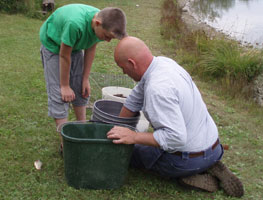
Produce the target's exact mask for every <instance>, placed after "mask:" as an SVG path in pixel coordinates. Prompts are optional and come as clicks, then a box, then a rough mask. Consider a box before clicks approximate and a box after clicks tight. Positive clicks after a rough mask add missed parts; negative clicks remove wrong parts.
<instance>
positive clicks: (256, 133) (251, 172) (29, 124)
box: [0, 0, 263, 200]
mask: <svg viewBox="0 0 263 200" xmlns="http://www.w3.org/2000/svg"><path fill="white" fill-rule="evenodd" d="M71 2H73V1H69V0H68V1H66V0H64V1H62V0H60V1H56V3H57V4H58V5H63V4H67V3H71ZM79 2H80V3H87V1H79ZM88 3H89V4H90V5H94V6H97V7H99V8H103V7H106V6H116V7H120V8H122V9H123V10H124V11H125V12H126V15H127V20H128V24H127V28H128V33H129V34H130V35H133V36H137V37H140V38H141V39H143V40H144V41H145V42H146V44H147V45H148V46H149V47H150V48H151V49H152V51H153V54H154V55H166V56H168V57H171V58H174V59H176V60H177V61H178V62H179V63H181V64H183V66H186V67H188V68H189V66H194V65H195V59H196V58H195V57H194V56H193V55H191V54H188V53H183V52H184V50H183V49H176V51H175V42H174V40H173V39H174V38H171V40H165V39H163V37H162V36H161V27H160V24H159V21H160V18H161V5H162V1H160V0H144V1H142V0H135V1H128V0H114V1H113V0H105V1H102V0H101V1H96V0H90V1H88ZM136 4H138V5H139V7H136ZM42 23H43V21H40V20H37V19H30V18H26V17H24V16H22V15H6V14H0V44H1V45H0V61H1V62H0V69H1V72H0V109H1V111H0V124H1V126H0V139H1V140H0V151H1V156H0V165H1V170H0V177H1V182H0V191H1V192H0V199H7V200H9V199H10V200H13V199H41V200H42V199H43V200H44V199H202V200H203V199H217V200H222V199H235V198H230V197H227V196H226V195H225V194H224V192H223V191H222V190H220V191H218V192H216V193H213V194H210V193H206V192H201V191H191V190H187V189H185V188H181V187H179V186H178V185H177V184H176V183H175V182H173V181H171V180H166V179H163V178H161V177H159V176H156V175H153V174H150V173H145V172H142V171H138V170H132V169H130V170H129V176H128V178H127V181H126V183H125V185H124V186H123V187H122V188H120V189H116V190H75V189H73V188H71V187H69V186H68V185H67V184H66V180H65V178H64V166H63V160H62V159H61V157H60V156H59V154H58V147H59V137H58V135H57V134H56V132H55V125H54V122H53V120H52V119H51V118H48V117H47V96H46V90H45V82H44V76H43V68H42V64H41V61H40V55H39V47H40V42H39V38H38V31H39V28H40V26H41V24H42ZM178 37H179V36H178ZM116 44H117V41H115V40H114V41H112V42H110V43H105V42H104V43H100V44H99V45H98V48H97V54H96V58H95V61H94V66H93V68H92V71H93V72H100V73H115V74H121V70H120V69H119V68H118V67H117V66H116V64H115V63H114V61H113V50H114V47H115V45H116ZM193 78H194V80H195V82H196V83H197V85H198V87H199V88H200V90H201V92H202V95H203V97H204V100H205V102H206V103H207V106H208V109H209V111H210V113H211V114H212V116H213V118H214V119H215V121H216V124H217V126H218V128H219V133H220V138H221V141H222V142H223V143H224V144H228V145H229V146H230V149H229V150H228V151H226V152H225V155H224V158H223V161H224V162H225V163H226V164H227V165H228V166H229V168H230V169H231V170H232V171H233V172H234V173H236V175H237V176H238V177H239V178H240V179H241V180H242V181H243V184H244V187H245V196H244V197H243V199H251V200H260V199H262V197H263V192H262V189H263V178H262V172H263V171H262V169H263V168H262V166H263V158H262V153H263V151H262V146H263V138H262V131H261V130H263V124H262V118H263V114H262V113H263V112H262V108H260V107H258V106H256V105H254V104H253V103H251V102H249V101H244V100H243V99H239V98H235V99H233V98H231V97H229V96H227V95H226V94H225V93H224V91H223V90H219V87H218V85H217V84H216V83H213V82H209V83H207V82H206V81H202V80H200V79H199V78H198V77H196V76H193ZM93 89H94V90H93V93H100V91H99V90H97V89H96V87H93ZM90 114H91V111H90V110H89V113H88V116H87V117H88V118H89V117H90ZM70 120H74V117H73V114H72V113H70ZM38 159H40V160H41V161H42V162H43V168H42V170H40V171H37V170H36V169H35V168H34V166H33V163H34V161H35V160H38Z"/></svg>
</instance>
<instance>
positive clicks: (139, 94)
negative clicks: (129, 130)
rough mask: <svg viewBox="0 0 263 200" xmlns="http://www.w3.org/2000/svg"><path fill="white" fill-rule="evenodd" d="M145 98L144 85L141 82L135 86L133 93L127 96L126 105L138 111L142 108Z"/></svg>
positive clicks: (133, 110) (131, 109)
mask: <svg viewBox="0 0 263 200" xmlns="http://www.w3.org/2000/svg"><path fill="white" fill-rule="evenodd" d="M143 99H144V93H143V86H142V84H141V83H139V84H137V85H136V86H135V87H134V88H133V90H132V92H131V94H130V95H129V96H128V97H127V99H126V101H125V103H124V106H125V107H126V108H128V109H129V110H130V111H132V112H138V111H140V110H141V109H142V106H143Z"/></svg>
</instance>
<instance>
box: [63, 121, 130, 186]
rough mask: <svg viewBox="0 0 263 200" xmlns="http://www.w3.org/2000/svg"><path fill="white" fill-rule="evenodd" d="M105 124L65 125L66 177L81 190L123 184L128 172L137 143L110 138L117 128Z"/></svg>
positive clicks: (70, 183) (64, 155)
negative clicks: (113, 130) (108, 135)
mask: <svg viewBox="0 0 263 200" xmlns="http://www.w3.org/2000/svg"><path fill="white" fill-rule="evenodd" d="M113 126H114V125H111V124H101V123H72V122H71V123H66V124H64V125H63V126H62V128H61V135H62V138H63V158H64V170H65V177H66V180H67V183H68V185H70V186H72V187H74V188H76V189H80V188H89V189H114V188H119V187H121V186H122V185H123V184H124V182H125V179H126V176H127V173H128V166H129V162H130V158H131V154H132V150H133V145H125V144H114V143H113V142H112V140H110V139H107V137H106V134H107V132H108V131H109V130H110V129H111V128H112V127H113Z"/></svg>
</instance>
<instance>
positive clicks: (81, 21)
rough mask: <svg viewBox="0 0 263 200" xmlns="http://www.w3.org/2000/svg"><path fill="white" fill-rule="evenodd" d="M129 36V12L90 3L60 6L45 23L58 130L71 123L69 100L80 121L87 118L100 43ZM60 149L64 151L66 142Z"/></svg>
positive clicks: (51, 109) (44, 52)
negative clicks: (93, 5)
mask: <svg viewBox="0 0 263 200" xmlns="http://www.w3.org/2000/svg"><path fill="white" fill-rule="evenodd" d="M125 36H126V17H125V14H124V12H123V11H122V10H121V9H119V8H112V7H108V8H104V9H102V10H99V9H98V8H95V7H92V6H89V5H84V4H69V5H66V6H63V7H60V8H58V9H57V10H56V11H55V12H54V13H53V14H52V15H50V17H49V18H48V19H47V20H46V21H45V22H44V24H43V25H42V26H41V28H40V41H41V43H42V45H41V49H40V52H41V58H42V63H43V67H44V73H45V80H46V88H47V94H48V115H49V116H51V117H53V118H54V119H55V122H56V127H57V131H58V132H59V131H60V130H59V128H60V126H61V125H62V124H63V123H65V122H67V117H68V109H69V102H71V103H72V105H73V108H74V112H75V115H76V118H77V120H78V121H85V120H86V104H87V102H88V97H89V95H90V83H89V74H90V70H91V66H92V63H93V59H94V56H95V50H96V44H97V43H98V42H100V41H104V40H105V41H107V42H110V41H111V39H113V38H117V39H122V38H123V37H125ZM83 50H84V55H83ZM60 150H61V153H62V150H63V145H62V141H61V148H60Z"/></svg>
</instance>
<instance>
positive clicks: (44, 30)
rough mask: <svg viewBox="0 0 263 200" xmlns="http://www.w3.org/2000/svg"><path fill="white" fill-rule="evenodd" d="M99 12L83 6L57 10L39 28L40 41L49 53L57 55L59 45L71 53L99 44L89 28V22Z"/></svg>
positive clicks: (78, 5)
mask: <svg viewBox="0 0 263 200" xmlns="http://www.w3.org/2000/svg"><path fill="white" fill-rule="evenodd" d="M99 11H100V10H99V9H97V8H95V7H92V6H88V5H84V4H69V5H66V6H62V7H60V8H58V9H57V10H56V11H55V12H54V13H53V14H52V15H50V16H49V18H48V19H47V20H46V21H45V22H44V24H43V25H42V26H41V28H40V33H39V35H40V41H41V43H42V44H43V45H44V46H45V47H46V48H47V49H48V50H49V51H51V52H53V53H56V54H58V53H59V50H60V44H61V42H63V43H64V44H66V45H68V46H71V47H72V51H73V52H76V51H79V50H82V49H88V48H90V47H91V46H93V45H94V44H95V43H97V42H100V40H99V39H98V37H97V36H96V34H95V32H94V31H93V29H92V27H91V21H92V19H93V17H94V15H95V14H96V13H98V12H99Z"/></svg>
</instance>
